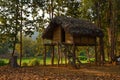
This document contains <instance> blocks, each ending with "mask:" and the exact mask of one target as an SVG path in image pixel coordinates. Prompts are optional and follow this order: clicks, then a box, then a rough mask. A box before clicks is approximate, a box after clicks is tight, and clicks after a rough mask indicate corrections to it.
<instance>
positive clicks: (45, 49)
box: [43, 45, 46, 66]
mask: <svg viewBox="0 0 120 80" xmlns="http://www.w3.org/2000/svg"><path fill="white" fill-rule="evenodd" d="M44 49H45V51H44V62H43V63H44V66H45V65H46V45H44Z"/></svg>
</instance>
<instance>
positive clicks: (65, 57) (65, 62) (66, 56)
mask: <svg viewBox="0 0 120 80" xmlns="http://www.w3.org/2000/svg"><path fill="white" fill-rule="evenodd" d="M65 54H67V52H66V53H65ZM65 65H67V55H65Z"/></svg>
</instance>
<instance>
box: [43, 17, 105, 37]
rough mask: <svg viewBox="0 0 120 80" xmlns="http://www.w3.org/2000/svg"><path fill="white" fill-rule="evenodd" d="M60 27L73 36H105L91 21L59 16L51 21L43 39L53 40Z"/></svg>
mask: <svg viewBox="0 0 120 80" xmlns="http://www.w3.org/2000/svg"><path fill="white" fill-rule="evenodd" d="M58 26H61V27H62V28H63V29H64V30H65V31H66V32H69V33H70V34H71V35H73V36H76V35H77V36H91V37H94V36H98V37H102V36H104V34H103V32H102V30H101V29H100V28H98V27H97V26H96V25H95V24H93V23H91V22H89V21H86V20H81V19H76V18H71V17H65V16H58V17H55V18H53V19H52V20H51V22H50V23H49V25H48V27H47V28H46V30H45V32H44V33H43V36H42V37H43V38H46V39H52V38H53V31H54V29H55V28H56V27H58Z"/></svg>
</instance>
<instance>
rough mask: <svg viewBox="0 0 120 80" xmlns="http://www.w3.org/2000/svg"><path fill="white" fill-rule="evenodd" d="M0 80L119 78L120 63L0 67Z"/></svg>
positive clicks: (97, 79)
mask: <svg viewBox="0 0 120 80" xmlns="http://www.w3.org/2000/svg"><path fill="white" fill-rule="evenodd" d="M0 80H120V65H116V66H114V65H105V66H92V65H82V66H81V67H80V69H74V68H72V67H68V66H67V67H65V66H60V67H57V66H56V67H55V66H34V67H20V68H11V67H9V66H2V67H0Z"/></svg>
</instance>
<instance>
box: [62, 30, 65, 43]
mask: <svg viewBox="0 0 120 80" xmlns="http://www.w3.org/2000/svg"><path fill="white" fill-rule="evenodd" d="M61 42H65V30H64V29H63V28H61Z"/></svg>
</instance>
